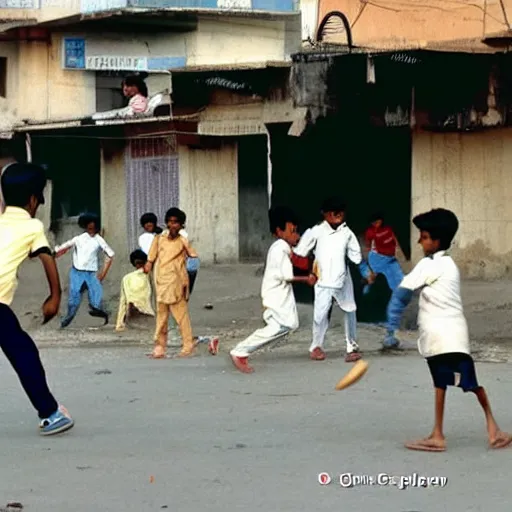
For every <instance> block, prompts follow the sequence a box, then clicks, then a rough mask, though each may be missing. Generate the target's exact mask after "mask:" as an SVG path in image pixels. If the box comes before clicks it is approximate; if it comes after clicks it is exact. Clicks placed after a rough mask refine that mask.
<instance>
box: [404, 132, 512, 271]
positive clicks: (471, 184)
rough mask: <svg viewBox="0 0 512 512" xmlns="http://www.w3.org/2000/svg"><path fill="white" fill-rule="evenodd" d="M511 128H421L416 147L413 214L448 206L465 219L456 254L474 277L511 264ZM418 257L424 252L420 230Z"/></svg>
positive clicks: (415, 253) (415, 141)
mask: <svg viewBox="0 0 512 512" xmlns="http://www.w3.org/2000/svg"><path fill="white" fill-rule="evenodd" d="M511 162H512V129H510V128H509V129H497V130H490V131H486V132H479V133H459V134H455V133H454V134H440V133H425V132H416V133H414V135H413V146H412V211H413V215H416V214H418V213H421V212H423V211H426V210H429V209H430V208H436V207H437V208H439V207H441V208H443V207H444V208H449V209H451V210H453V211H454V212H455V214H456V215H457V216H458V218H459V221H460V230H459V233H458V234H457V236H456V239H455V243H454V248H453V254H454V256H455V258H456V260H457V262H458V263H459V264H460V267H461V272H462V273H463V275H464V276H466V277H470V278H476V277H478V278H489V279H492V278H498V277H501V276H504V275H506V274H508V273H510V271H511V269H512V174H511V172H512V170H511V167H510V166H511ZM411 241H412V244H413V248H414V252H413V257H414V260H415V261H417V260H418V259H419V258H420V257H421V251H420V248H419V246H418V244H417V232H416V231H415V230H414V229H413V231H412V238H411Z"/></svg>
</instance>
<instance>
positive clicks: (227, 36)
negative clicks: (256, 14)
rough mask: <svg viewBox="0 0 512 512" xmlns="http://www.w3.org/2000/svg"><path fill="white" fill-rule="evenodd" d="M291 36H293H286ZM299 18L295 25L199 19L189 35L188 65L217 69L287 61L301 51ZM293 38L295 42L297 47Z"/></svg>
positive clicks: (221, 18) (272, 22)
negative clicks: (231, 65) (293, 54)
mask: <svg viewBox="0 0 512 512" xmlns="http://www.w3.org/2000/svg"><path fill="white" fill-rule="evenodd" d="M287 31H288V32H291V34H293V35H290V34H288V33H287ZM300 37H301V36H300V16H298V15H297V17H296V23H294V22H292V21H289V22H285V21H264V20H255V19H251V18H249V17H247V18H226V17H219V18H217V19H211V18H207V19H200V20H199V24H198V29H197V32H192V33H189V34H187V36H186V38H187V43H186V46H187V65H189V66H201V65H208V64H211V65H215V64H234V63H249V62H263V61H267V60H270V61H272V60H275V61H282V60H285V59H286V60H288V59H289V54H287V51H291V50H292V49H293V50H294V51H297V50H298V49H299V48H300ZM290 38H293V40H295V41H296V45H295V47H294V46H293V45H292V43H291V42H290Z"/></svg>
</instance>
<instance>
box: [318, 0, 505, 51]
mask: <svg viewBox="0 0 512 512" xmlns="http://www.w3.org/2000/svg"><path fill="white" fill-rule="evenodd" d="M319 4H320V6H319V11H320V16H319V20H318V22H319V23H320V22H321V21H322V19H323V18H324V16H325V15H326V14H327V13H328V12H330V11H341V12H342V13H344V14H345V16H347V18H348V21H349V24H350V26H351V27H352V35H353V38H354V44H356V45H358V46H365V45H369V46H371V45H374V46H387V47H395V46H402V45H404V44H410V43H412V42H417V43H419V42H422V41H447V40H450V39H464V38H481V37H482V35H483V34H484V33H485V34H491V33H493V32H494V33H495V32H499V31H503V30H507V28H508V27H507V23H506V20H505V17H504V15H503V10H502V7H501V5H500V1H499V0H477V1H475V2H445V1H443V0H432V1H431V2H422V1H421V0H404V1H402V2H395V1H393V0H382V1H381V2H379V3H378V4H372V3H368V2H364V3H362V2H360V1H359V0H319ZM503 6H504V8H505V9H506V11H507V13H510V12H512V11H511V10H512V0H503ZM441 19H442V23H440V20H441ZM337 39H338V40H339V42H341V43H346V35H345V33H341V32H340V33H339V35H338V36H337ZM326 40H327V39H326ZM335 40H336V37H330V38H329V41H335Z"/></svg>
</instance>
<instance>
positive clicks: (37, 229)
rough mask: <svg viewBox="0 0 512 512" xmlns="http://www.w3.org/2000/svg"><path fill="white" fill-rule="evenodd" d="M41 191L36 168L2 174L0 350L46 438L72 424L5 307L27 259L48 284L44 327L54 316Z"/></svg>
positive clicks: (54, 275)
mask: <svg viewBox="0 0 512 512" xmlns="http://www.w3.org/2000/svg"><path fill="white" fill-rule="evenodd" d="M45 186H46V176H45V172H44V169H43V168H41V167H39V166H36V165H33V164H20V163H12V164H9V165H8V166H6V167H4V169H3V170H2V178H1V187H2V195H3V199H4V203H5V206H6V209H5V212H4V213H3V214H2V215H0V325H1V326H2V328H1V331H0V346H1V347H2V351H3V352H4V354H5V356H6V357H7V359H8V360H9V362H10V363H11V365H12V367H13V368H14V371H15V372H16V373H17V375H18V378H19V379H20V381H21V385H22V386H23V389H24V390H25V393H26V394H27V396H28V398H29V400H30V402H31V403H32V405H33V406H34V408H35V409H36V411H37V412H38V414H39V418H40V422H39V432H40V434H41V435H44V436H49V435H53V434H58V433H60V432H64V431H66V430H69V429H70V428H72V427H73V425H74V422H73V420H72V419H71V417H70V416H69V414H68V413H67V411H66V409H65V408H64V407H62V406H60V407H59V404H58V403H57V402H56V400H55V398H54V397H53V395H52V393H51V392H50V390H49V389H48V384H47V382H46V376H45V371H44V368H43V365H42V363H41V359H40V358H39V351H38V350H37V347H36V345H35V343H34V341H33V340H32V338H31V337H30V336H29V335H28V334H27V333H26V332H25V331H23V329H22V328H21V325H20V323H19V321H18V319H17V318H16V315H15V314H14V312H13V311H12V310H11V308H10V305H11V303H12V301H13V299H14V293H15V290H16V286H17V277H16V275H17V272H18V268H19V267H20V265H21V264H22V262H23V261H24V260H25V259H26V258H27V257H30V258H39V260H40V261H41V263H42V265H43V267H44V270H45V273H46V278H47V280H48V284H49V285H50V297H48V299H46V301H45V302H44V304H43V316H44V323H47V322H49V321H50V320H51V319H52V318H54V317H55V316H56V315H57V314H58V312H59V306H60V299H61V287H60V280H59V273H58V270H57V265H56V264H55V259H54V257H53V254H52V251H51V250H50V244H49V243H48V240H47V239H46V235H45V233H44V227H43V224H42V223H41V221H39V220H37V219H35V218H34V217H35V215H36V211H37V209H38V207H39V205H41V204H44V188H45ZM7 416H9V415H7Z"/></svg>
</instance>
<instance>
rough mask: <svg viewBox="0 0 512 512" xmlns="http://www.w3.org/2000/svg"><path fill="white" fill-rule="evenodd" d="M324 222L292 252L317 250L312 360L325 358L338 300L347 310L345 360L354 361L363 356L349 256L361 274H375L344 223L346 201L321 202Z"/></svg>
mask: <svg viewBox="0 0 512 512" xmlns="http://www.w3.org/2000/svg"><path fill="white" fill-rule="evenodd" d="M322 215H323V217H324V221H323V222H321V223H320V224H317V225H316V226H314V227H312V228H310V229H308V230H307V231H306V232H305V233H304V234H303V236H302V238H301V240H300V242H299V244H298V245H297V247H295V248H294V250H293V252H294V253H295V254H297V255H298V256H301V257H305V256H308V255H309V253H310V252H311V251H314V252H315V265H314V270H313V272H314V273H315V274H316V275H317V277H318V282H317V283H316V285H315V302H314V319H313V342H312V343H311V346H310V348H309V353H310V357H311V359H313V360H314V361H323V360H324V359H325V352H324V350H323V345H324V341H325V334H326V332H327V328H328V327H329V314H330V309H331V306H332V303H333V300H335V301H336V302H337V304H338V306H339V307H340V309H341V310H342V311H343V312H344V313H345V338H346V343H347V352H346V357H345V361H346V362H355V361H357V360H358V359H360V358H361V354H360V353H359V346H358V344H357V342H356V329H357V318H356V302H355V298H354V285H353V283H352V277H351V275H350V269H349V268H348V266H347V263H346V258H347V257H348V259H349V260H350V261H352V262H353V263H355V264H356V265H359V268H360V271H361V274H363V276H364V277H365V278H367V279H368V281H369V282H373V279H374V276H373V274H372V273H371V272H370V271H369V269H368V267H367V265H365V264H364V262H363V258H362V254H361V246H360V245H359V242H358V240H357V237H356V235H355V234H354V233H353V232H352V230H351V229H350V228H349V227H348V226H347V224H346V223H345V204H344V203H343V202H342V201H341V200H339V199H337V198H329V199H327V200H326V201H325V202H324V204H323V205H322Z"/></svg>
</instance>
